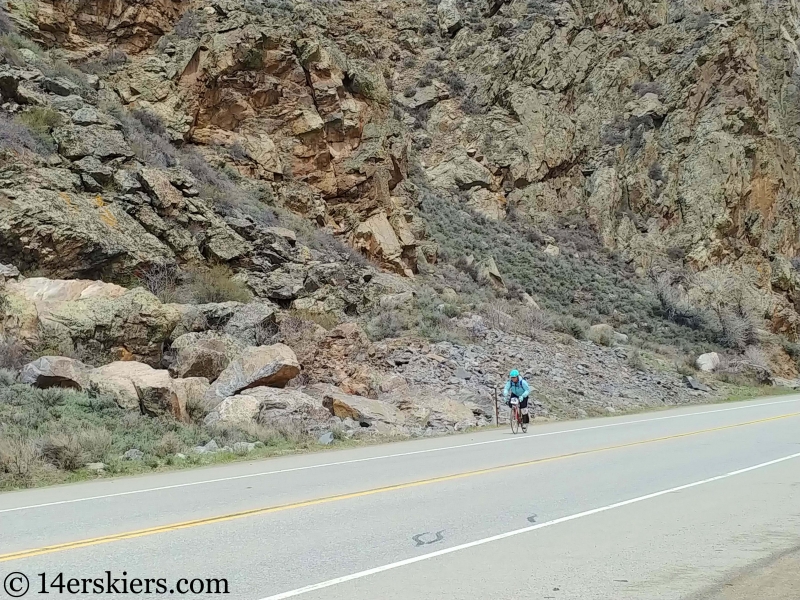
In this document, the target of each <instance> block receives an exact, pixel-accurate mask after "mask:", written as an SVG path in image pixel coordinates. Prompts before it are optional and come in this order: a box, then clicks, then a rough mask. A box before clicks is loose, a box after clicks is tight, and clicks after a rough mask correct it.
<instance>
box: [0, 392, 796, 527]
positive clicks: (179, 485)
mask: <svg viewBox="0 0 800 600" xmlns="http://www.w3.org/2000/svg"><path fill="white" fill-rule="evenodd" d="M791 402H800V398H795V399H793V400H779V401H777V402H762V403H760V404H747V405H744V406H735V407H732V408H720V409H716V410H705V411H702V412H692V413H687V414H681V415H670V416H667V417H655V418H653V419H637V420H634V421H622V422H618V423H606V424H604V425H592V426H591V427H578V428H575V429H562V430H560V431H550V432H547V433H532V434H530V435H525V436H521V437H509V438H503V439H499V440H487V441H485V442H471V443H469V444H458V445H455V446H442V447H440V448H428V449H427V450H413V451H411V452H399V453H397V454H384V455H381V456H368V457H366V458H354V459H351V460H342V461H338V462H330V463H322V464H317V465H306V466H304V467H292V468H289V469H280V470H278V471H264V472H261V473H249V474H247V475H234V476H231V477H220V478H218V479H206V480H203V481H190V482H187V483H176V484H173V485H165V486H160V487H154V488H145V489H141V490H130V491H127V492H114V493H113V494H103V495H99V496H87V497H85V498H72V499H70V500H58V501H55V502H44V503H42V504H31V505H29V506H16V507H13V508H3V509H0V514H3V513H10V512H18V511H22V510H34V509H37V508H48V507H50V506H61V505H64V504H75V503H78V502H89V501H91V500H103V499H106V498H118V497H121V496H132V495H135V494H146V493H151V492H161V491H165V490H175V489H179V488H185V487H193V486H196V485H208V484H212V483H223V482H226V481H236V480H238V479H250V478H252V477H266V476H267V475H280V474H283V473H293V472H296V471H308V470H311V469H321V468H324V467H337V466H342V465H352V464H356V463H362V462H371V461H375V460H386V459H389V458H400V457H403V456H413V455H416V454H428V453H432V452H443V451H445V450H458V449H460V448H470V447H473V446H485V445H488V444H500V443H505V442H514V441H519V440H529V439H533V438H539V437H548V436H555V435H564V434H567V433H578V432H581V431H591V430H594V429H607V428H610V427H622V426H624V425H637V424H639V423H652V422H654V421H666V420H669V419H685V418H688V417H696V416H702V415H710V414H714V413H722V412H731V411H734V410H744V409H750V408H759V407H762V406H775V405H779V404H788V403H791Z"/></svg>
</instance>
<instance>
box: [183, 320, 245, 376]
mask: <svg viewBox="0 0 800 600" xmlns="http://www.w3.org/2000/svg"><path fill="white" fill-rule="evenodd" d="M244 348H245V346H244V345H243V344H241V343H239V342H238V341H237V340H236V339H234V338H233V337H231V336H229V335H226V334H221V333H217V332H213V331H207V332H203V333H187V334H184V335H182V336H180V337H179V338H178V339H176V340H175V341H174V342H172V349H173V350H174V351H175V352H176V354H175V362H174V363H173V364H172V365H171V366H170V373H171V374H172V375H173V376H174V377H179V378H182V377H205V378H206V379H208V380H209V381H211V382H213V381H215V380H216V379H217V377H219V374H220V373H222V371H224V370H225V368H226V367H227V366H228V365H229V364H230V362H231V360H233V359H235V358H236V357H237V356H239V354H241V352H242V350H244Z"/></svg>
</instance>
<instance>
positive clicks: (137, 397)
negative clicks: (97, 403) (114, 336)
mask: <svg viewBox="0 0 800 600" xmlns="http://www.w3.org/2000/svg"><path fill="white" fill-rule="evenodd" d="M89 380H90V386H91V388H92V389H93V390H94V391H95V392H96V393H99V394H107V395H109V396H111V397H113V398H114V400H115V401H116V403H117V405H118V406H120V407H121V408H125V409H128V410H136V409H139V410H140V411H141V412H142V413H143V414H147V415H151V416H162V415H172V416H174V417H175V418H177V419H186V413H185V406H184V407H183V408H182V407H181V403H180V400H179V398H178V395H177V393H176V392H175V389H174V387H173V385H172V383H173V382H172V378H171V377H170V376H169V373H168V372H167V371H164V370H158V369H154V368H152V367H151V366H149V365H146V364H144V363H139V362H133V361H118V362H113V363H111V364H108V365H105V366H103V367H99V368H97V369H93V370H92V371H91V372H90V374H89Z"/></svg>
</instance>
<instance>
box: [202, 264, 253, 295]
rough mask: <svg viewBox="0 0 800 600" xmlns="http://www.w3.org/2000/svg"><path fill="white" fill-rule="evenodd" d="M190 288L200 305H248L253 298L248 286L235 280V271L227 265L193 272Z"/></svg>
mask: <svg viewBox="0 0 800 600" xmlns="http://www.w3.org/2000/svg"><path fill="white" fill-rule="evenodd" d="M189 288H190V290H191V294H192V299H193V300H194V301H195V302H196V303H198V304H211V303H215V302H230V301H234V302H242V303H244V304H246V303H248V302H250V300H252V298H253V295H252V293H251V292H250V290H249V289H248V288H247V285H245V284H244V282H242V281H239V280H237V279H234V274H233V271H231V269H230V268H229V267H226V266H225V265H215V266H213V267H211V268H209V269H205V270H196V271H194V272H192V273H191V281H190V283H189Z"/></svg>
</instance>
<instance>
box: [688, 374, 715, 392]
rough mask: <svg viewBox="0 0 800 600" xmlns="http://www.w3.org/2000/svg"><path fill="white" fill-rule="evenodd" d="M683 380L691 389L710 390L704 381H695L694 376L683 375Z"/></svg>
mask: <svg viewBox="0 0 800 600" xmlns="http://www.w3.org/2000/svg"><path fill="white" fill-rule="evenodd" d="M683 380H684V382H685V383H686V385H688V386H689V387H690V388H692V389H693V390H697V391H700V392H710V391H711V388H710V387H708V386H707V385H706V384H705V383H701V382H700V381H697V379H695V378H694V377H690V376H689V375H687V376H686V377H684V378H683Z"/></svg>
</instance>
